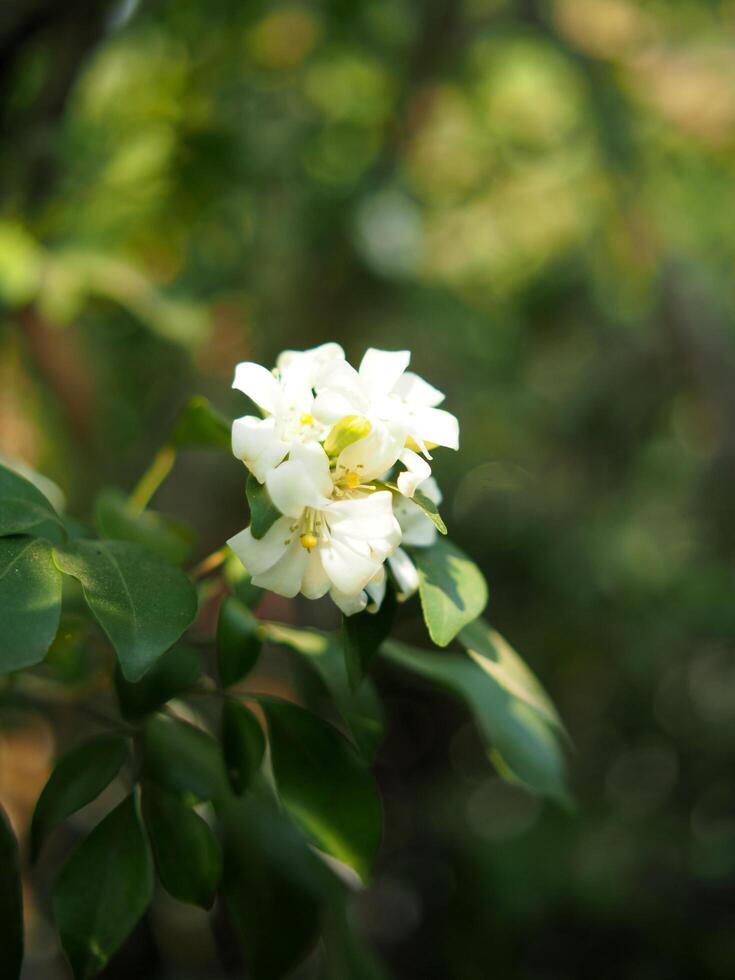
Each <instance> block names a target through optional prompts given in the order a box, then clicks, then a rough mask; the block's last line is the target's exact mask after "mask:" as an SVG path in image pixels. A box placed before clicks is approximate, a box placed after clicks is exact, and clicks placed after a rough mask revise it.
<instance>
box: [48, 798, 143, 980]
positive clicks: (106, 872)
mask: <svg viewBox="0 0 735 980" xmlns="http://www.w3.org/2000/svg"><path fill="white" fill-rule="evenodd" d="M152 894H153V875H152V870H151V861H150V856H149V853H148V845H147V844H146V840H145V836H144V834H143V829H142V827H141V826H140V821H139V820H138V814H137V810H136V805H135V800H134V798H133V797H132V796H128V797H127V798H126V799H125V800H123V802H122V803H121V804H120V805H119V806H118V807H116V808H115V809H114V810H113V811H112V812H111V813H109V814H108V815H107V816H106V817H105V819H104V820H103V821H102V822H101V823H100V824H99V825H98V826H97V827H95V829H94V830H93V831H92V833H91V834H90V835H89V836H88V837H87V838H85V840H83V841H82V843H81V844H80V845H79V846H78V847H77V848H76V849H75V850H74V851H73V852H72V854H71V856H70V857H69V859H68V860H67V862H66V864H65V865H64V867H63V868H62V869H61V873H60V874H59V876H58V878H57V880H56V885H55V887H54V892H53V909H54V919H55V920H56V924H57V926H58V929H59V935H60V937H61V944H62V946H63V947H64V951H65V952H66V955H67V956H68V958H69V962H70V963H71V967H72V970H73V971H74V976H75V978H76V980H87V978H90V977H93V976H95V975H96V974H97V973H99V971H100V970H101V969H102V968H103V967H104V966H105V965H106V964H107V962H108V961H109V959H110V957H111V956H112V955H113V954H114V953H115V952H116V951H117V950H118V949H119V948H120V946H121V945H122V943H123V942H124V941H125V939H127V937H128V936H129V935H130V933H131V932H132V930H133V929H134V927H135V925H136V923H137V922H138V920H139V919H140V917H141V916H142V915H143V913H144V912H145V910H146V908H147V907H148V904H149V903H150V900H151V896H152Z"/></svg>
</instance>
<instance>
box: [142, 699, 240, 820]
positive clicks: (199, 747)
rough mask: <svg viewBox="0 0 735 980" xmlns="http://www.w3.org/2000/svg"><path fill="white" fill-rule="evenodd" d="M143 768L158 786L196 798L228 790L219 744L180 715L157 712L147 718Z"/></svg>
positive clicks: (216, 797)
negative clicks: (174, 715)
mask: <svg viewBox="0 0 735 980" xmlns="http://www.w3.org/2000/svg"><path fill="white" fill-rule="evenodd" d="M143 769H144V773H145V775H146V776H148V777H149V778H150V779H152V780H153V781H154V782H155V783H158V785H160V786H164V787H165V788H167V789H169V790H171V791H172V792H174V793H177V794H178V795H179V796H183V797H188V798H190V799H193V800H196V801H201V800H219V799H220V798H222V797H223V796H224V795H226V793H227V776H226V773H225V766H224V761H223V759H222V753H221V751H220V747H219V745H218V744H217V742H216V741H215V740H214V739H213V738H212V736H211V735H207V733H206V732H203V731H202V730H201V729H200V728H195V727H194V726H193V725H189V724H188V723H187V722H184V721H179V720H178V719H177V718H169V717H168V716H166V715H154V716H153V717H152V718H150V719H149V720H148V722H147V723H146V726H145V729H144V737H143Z"/></svg>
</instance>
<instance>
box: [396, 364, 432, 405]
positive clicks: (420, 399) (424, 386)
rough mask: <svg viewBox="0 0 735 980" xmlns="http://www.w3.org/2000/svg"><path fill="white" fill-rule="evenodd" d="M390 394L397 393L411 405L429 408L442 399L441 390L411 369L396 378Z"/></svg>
mask: <svg viewBox="0 0 735 980" xmlns="http://www.w3.org/2000/svg"><path fill="white" fill-rule="evenodd" d="M391 394H393V395H397V396H398V397H399V398H402V399H403V401H405V402H408V403H409V404H411V405H416V406H418V405H422V406H427V407H429V408H436V406H437V405H441V403H442V402H443V401H444V392H443V391H439V389H438V388H435V387H434V386H433V385H430V384H429V382H428V381H424V379H423V378H420V377H419V376H418V374H414V373H413V371H406V373H405V374H404V375H403V376H402V377H400V378H399V379H398V381H397V382H396V385H395V387H394V388H393V391H392V392H391Z"/></svg>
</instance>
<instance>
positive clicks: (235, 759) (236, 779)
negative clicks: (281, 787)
mask: <svg viewBox="0 0 735 980" xmlns="http://www.w3.org/2000/svg"><path fill="white" fill-rule="evenodd" d="M222 751H223V752H224V757H225V765H226V766H227V775H228V776H229V779H230V785H231V786H232V788H233V790H234V791H235V793H237V794H240V793H244V792H245V790H246V789H247V788H248V786H249V785H250V783H251V781H252V779H253V776H254V774H255V773H256V772H257V771H258V769H259V768H260V765H261V763H262V761H263V754H264V752H265V735H264V734H263V729H262V728H261V727H260V724H259V722H258V719H257V718H256V717H255V715H254V714H253V713H252V711H249V710H248V709H247V708H246V707H245V706H244V705H242V704H240V703H239V702H237V701H233V700H232V699H231V698H228V699H227V700H226V701H225V702H224V704H223V705H222Z"/></svg>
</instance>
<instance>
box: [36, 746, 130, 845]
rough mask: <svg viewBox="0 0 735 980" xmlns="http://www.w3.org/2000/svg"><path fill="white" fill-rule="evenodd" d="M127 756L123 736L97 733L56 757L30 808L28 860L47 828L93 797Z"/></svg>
mask: <svg viewBox="0 0 735 980" xmlns="http://www.w3.org/2000/svg"><path fill="white" fill-rule="evenodd" d="M127 758H128V742H127V739H125V738H124V737H123V736H121V735H98V736H97V737H96V738H91V739H89V740H88V741H86V742H82V744H81V745H77V746H76V747H75V748H73V749H71V751H69V752H67V753H66V754H65V755H63V756H62V757H61V758H60V759H59V761H58V762H57V763H56V765H55V766H54V769H53V772H52V773H51V775H50V776H49V778H48V781H47V783H46V785H45V786H44V788H43V791H42V792H41V795H40V796H39V798H38V802H37V803H36V809H35V810H34V811H33V820H32V822H31V861H33V862H35V860H36V859H37V857H38V853H39V851H40V849H41V845H42V844H43V841H44V840H45V838H46V837H47V836H48V834H49V833H50V831H52V830H53V829H54V827H56V826H57V825H58V824H60V823H61V822H62V821H63V820H66V818H67V817H70V816H71V815H72V813H76V812H77V810H81V808H82V807H83V806H86V805H87V804H88V803H91V802H92V800H94V799H96V798H97V797H98V796H99V795H100V793H101V792H102V790H103V789H105V788H106V787H107V786H109V785H110V783H111V782H112V780H113V779H114V778H115V776H116V775H117V774H118V772H119V771H120V767H121V766H122V764H123V763H124V762H125V761H126V759H127Z"/></svg>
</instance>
